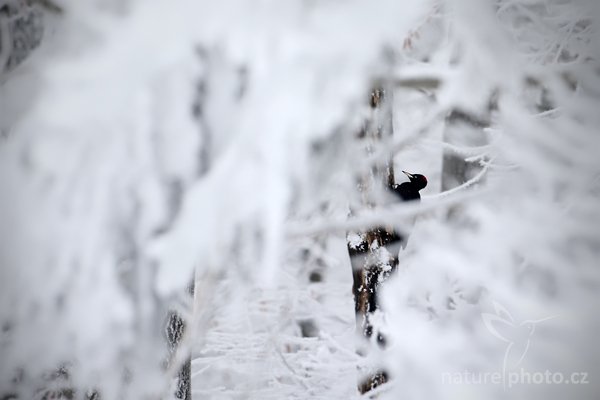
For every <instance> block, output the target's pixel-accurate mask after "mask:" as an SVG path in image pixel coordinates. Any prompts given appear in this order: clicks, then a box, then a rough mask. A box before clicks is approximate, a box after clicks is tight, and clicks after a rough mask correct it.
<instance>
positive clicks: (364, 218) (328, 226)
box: [286, 172, 483, 239]
mask: <svg viewBox="0 0 600 400" xmlns="http://www.w3.org/2000/svg"><path fill="white" fill-rule="evenodd" d="M481 176H483V174H482V173H481V172H480V173H479V174H478V175H477V176H476V177H475V178H473V179H472V180H470V181H469V182H466V183H465V184H463V185H461V186H459V187H457V188H454V189H451V190H448V191H447V192H443V193H440V194H439V195H436V196H428V197H424V198H423V200H424V201H423V202H421V203H414V204H413V203H403V204H394V205H393V206H389V207H386V208H378V209H376V210H368V211H365V212H363V213H361V214H360V215H357V216H355V217H352V218H348V219H343V220H342V219H323V220H316V221H311V222H293V223H290V224H289V225H288V228H287V229H286V235H287V236H288V237H289V238H291V239H293V238H297V237H303V236H311V235H322V234H328V233H339V232H346V231H357V230H361V229H365V228H367V227H372V226H378V225H386V224H388V225H389V224H390V223H393V221H397V220H398V219H399V218H406V217H412V216H415V215H420V214H424V213H427V212H430V211H433V210H436V209H440V208H447V207H451V206H453V205H455V204H457V203H460V202H463V201H466V200H468V199H471V198H473V197H475V196H477V195H480V194H481V191H478V192H472V191H464V192H463V193H457V192H461V191H462V189H465V188H467V187H468V186H471V185H473V184H474V183H476V182H477V181H479V179H481ZM434 200H435V201H434ZM400 228H401V227H395V229H397V230H400Z"/></svg>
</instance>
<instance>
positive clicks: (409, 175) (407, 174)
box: [402, 171, 413, 179]
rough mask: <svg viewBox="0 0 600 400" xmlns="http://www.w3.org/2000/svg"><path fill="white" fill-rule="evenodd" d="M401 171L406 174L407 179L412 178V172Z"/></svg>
mask: <svg viewBox="0 0 600 400" xmlns="http://www.w3.org/2000/svg"><path fill="white" fill-rule="evenodd" d="M402 173H403V174H404V175H406V176H408V179H412V178H413V174H409V173H408V172H406V171H402Z"/></svg>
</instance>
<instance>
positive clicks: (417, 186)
mask: <svg viewBox="0 0 600 400" xmlns="http://www.w3.org/2000/svg"><path fill="white" fill-rule="evenodd" d="M402 173H403V174H404V175H406V176H407V177H408V180H409V181H408V182H404V183H401V184H400V185H398V184H394V185H393V186H392V190H393V191H394V193H395V194H396V195H397V196H398V197H400V198H401V199H402V200H403V201H409V200H421V194H420V193H419V190H421V189H424V188H425V186H427V178H425V176H424V175H421V174H411V173H408V172H406V171H402Z"/></svg>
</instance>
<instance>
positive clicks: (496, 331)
mask: <svg viewBox="0 0 600 400" xmlns="http://www.w3.org/2000/svg"><path fill="white" fill-rule="evenodd" d="M493 305H494V310H495V311H496V313H495V314H491V313H482V314H481V318H482V319H483V323H484V324H485V326H486V328H487V329H488V330H489V331H490V332H491V333H492V335H494V336H495V337H497V338H498V339H500V340H502V341H503V342H505V343H506V344H507V345H506V350H505V351H504V358H503V362H502V377H503V383H504V387H505V388H506V371H509V370H512V369H514V368H516V367H518V366H519V365H520V364H521V363H522V362H523V359H524V358H525V355H526V354H527V351H528V350H529V346H530V344H531V338H532V337H533V334H534V332H535V328H536V326H537V325H538V324H539V323H541V322H544V321H548V320H550V319H553V318H556V317H557V316H558V315H552V316H549V317H545V318H540V319H535V320H534V319H528V320H524V321H522V322H520V323H517V322H516V321H515V319H514V318H513V316H512V315H511V313H510V312H509V311H508V310H507V309H506V308H505V307H503V306H502V305H501V304H499V303H497V302H495V301H494V302H493Z"/></svg>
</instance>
